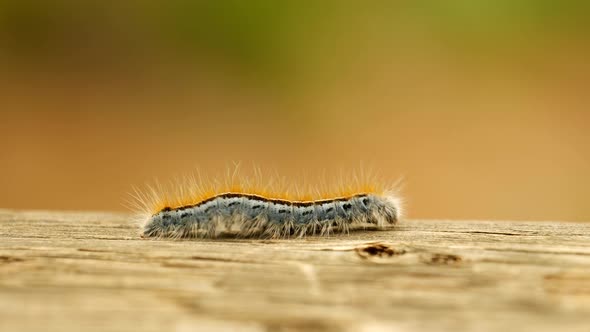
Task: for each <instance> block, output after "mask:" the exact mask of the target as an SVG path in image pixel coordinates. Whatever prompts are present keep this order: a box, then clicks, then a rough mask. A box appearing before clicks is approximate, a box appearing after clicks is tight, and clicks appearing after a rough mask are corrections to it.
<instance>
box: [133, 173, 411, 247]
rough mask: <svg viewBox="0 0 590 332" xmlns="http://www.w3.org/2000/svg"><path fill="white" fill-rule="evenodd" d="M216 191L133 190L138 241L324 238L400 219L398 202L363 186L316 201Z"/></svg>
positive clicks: (240, 190)
mask: <svg viewBox="0 0 590 332" xmlns="http://www.w3.org/2000/svg"><path fill="white" fill-rule="evenodd" d="M193 182H194V181H193ZM214 187H215V186H214ZM219 187H220V186H217V188H211V187H209V190H203V189H201V188H203V186H202V185H201V186H199V185H195V184H193V186H192V187H191V188H189V189H186V188H184V189H181V190H179V194H178V195H177V197H176V199H168V198H162V195H161V193H158V191H157V190H154V189H153V188H151V189H150V191H149V194H146V193H141V192H139V191H136V195H135V198H136V204H135V205H136V207H138V208H140V210H142V213H141V215H140V220H141V224H142V227H141V236H142V237H144V238H217V237H227V236H230V237H238V238H292V237H303V236H306V235H320V236H327V235H331V234H335V233H348V232H349V231H351V230H354V229H358V228H366V227H367V226H372V228H377V229H381V228H384V227H386V226H389V225H394V224H395V223H397V221H398V220H399V219H400V217H401V201H400V199H399V198H398V197H397V196H396V195H395V193H394V192H393V191H390V190H378V189H376V188H375V186H374V185H372V186H366V185H365V186H362V188H361V190H352V189H351V188H350V187H349V188H348V189H347V190H345V191H342V190H341V191H340V192H339V194H337V195H334V196H329V195H319V198H314V197H313V196H309V195H305V196H299V197H292V196H289V195H287V194H277V193H276V192H275V193H272V192H268V191H261V190H256V189H255V188H254V187H252V188H245V187H248V186H243V185H238V186H236V185H235V184H233V185H229V186H226V188H227V190H220V189H219ZM255 187H258V188H260V187H259V186H255ZM195 188H197V190H195ZM248 189H249V190H248ZM191 191H192V193H189V192H191ZM187 193H188V194H187ZM138 202H139V203H140V204H137V203H138Z"/></svg>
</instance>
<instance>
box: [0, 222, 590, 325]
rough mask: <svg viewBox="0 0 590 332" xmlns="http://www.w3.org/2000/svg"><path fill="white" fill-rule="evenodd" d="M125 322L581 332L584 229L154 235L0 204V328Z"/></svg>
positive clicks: (533, 225)
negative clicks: (279, 236) (281, 236)
mask: <svg viewBox="0 0 590 332" xmlns="http://www.w3.org/2000/svg"><path fill="white" fill-rule="evenodd" d="M130 330H135V331H144V332H148V331H163V330H174V331H234V330H240V331H275V330H279V331H292V330H312V331H314V330H317V331H342V330H344V331H400V330H401V331H457V330H472V331H503V332H507V331H522V330H530V331H556V330H559V331H560V332H562V331H590V224H586V223H560V222H489V221H444V220H437V221H434V220H431V221H427V220H407V221H403V222H402V223H400V224H399V225H398V226H396V227H395V228H394V229H391V230H387V231H362V232H354V233H351V234H350V235H348V236H335V237H329V238H319V237H309V238H306V239H297V240H216V241H214V240H200V241H168V240H144V239H141V238H140V237H139V236H138V230H137V227H136V226H135V225H134V224H133V221H132V219H131V217H130V216H129V215H126V214H109V213H60V212H42V211H39V212H27V211H11V210H0V331H130Z"/></svg>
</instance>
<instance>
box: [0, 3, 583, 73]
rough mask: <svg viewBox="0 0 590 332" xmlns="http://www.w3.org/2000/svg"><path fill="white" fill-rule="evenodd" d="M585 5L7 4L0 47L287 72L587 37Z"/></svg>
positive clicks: (55, 56) (0, 20)
mask: <svg viewBox="0 0 590 332" xmlns="http://www.w3.org/2000/svg"><path fill="white" fill-rule="evenodd" d="M589 8H590V6H589V3H588V2H586V1H548V0H537V1H534V0H516V1H509V0H502V1H467V0H455V1H371V2H358V1H333V0H328V1H317V2H311V1H265V0H252V1H238V0H223V1H186V0H172V1H140V2H134V1H128V2H126V1H123V2H115V3H111V2H101V1H64V0H59V1H51V2H45V1H33V0H24V1H6V0H4V1H3V2H2V4H1V5H0V32H1V36H2V42H1V44H0V47H2V53H4V55H7V56H12V57H16V58H18V59H20V60H22V59H29V60H31V59H32V60H35V59H43V61H44V62H45V61H48V59H49V60H54V61H59V60H60V59H62V58H63V59H67V60H65V61H70V60H71V58H72V57H76V56H78V57H88V58H92V57H95V59H94V60H93V61H95V62H99V63H107V64H113V63H115V64H117V63H119V65H120V64H121V63H120V62H123V63H125V61H137V59H138V58H139V59H143V60H146V61H147V60H152V61H153V60H154V59H155V58H158V57H159V56H161V57H164V58H167V59H170V58H172V59H174V61H186V62H188V63H191V62H195V61H196V62H202V61H215V62H217V63H219V62H222V63H224V64H226V65H231V66H238V67H239V68H241V69H243V70H245V71H249V72H255V73H258V74H261V75H262V74H271V75H273V76H277V75H278V76H289V75H290V74H293V73H292V71H293V70H294V68H296V69H297V70H301V69H304V70H305V69H306V68H308V69H310V70H312V69H313V66H306V65H305V64H306V63H308V62H319V63H322V64H323V63H325V62H331V61H332V60H333V59H334V58H341V57H342V56H341V55H342V54H343V53H347V52H360V53H362V52H363V50H362V48H363V47H366V46H367V45H366V43H367V41H371V42H373V43H375V44H378V45H381V47H382V49H380V50H379V51H380V52H384V51H388V52H392V53H395V52H403V51H404V50H403V49H404V48H408V47H415V45H416V44H420V43H428V44H430V46H431V47H432V45H434V46H436V47H439V48H443V49H446V50H450V51H453V52H459V53H460V52H471V53H472V55H474V57H476V56H477V55H484V54H488V56H489V53H490V52H492V53H494V52H497V51H498V50H507V49H511V48H516V49H523V48H525V49H526V48H527V47H532V48H535V47H539V43H541V46H548V45H547V43H548V41H549V42H550V41H552V40H558V41H559V40H562V39H568V40H575V39H578V38H583V37H585V36H586V33H587V31H588V30H587V29H588V27H589V25H590V23H589V22H590V20H588V17H589V16H588V14H589V13H590V11H589ZM359 48H360V49H359ZM146 53H147V54H146ZM345 59H346V57H344V60H345ZM295 65H297V66H295ZM302 67H303V68H302Z"/></svg>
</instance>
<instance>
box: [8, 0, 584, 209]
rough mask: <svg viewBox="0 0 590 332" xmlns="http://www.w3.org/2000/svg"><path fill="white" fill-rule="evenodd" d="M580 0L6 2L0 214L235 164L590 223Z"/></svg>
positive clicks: (118, 192)
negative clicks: (344, 173)
mask: <svg viewBox="0 0 590 332" xmlns="http://www.w3.org/2000/svg"><path fill="white" fill-rule="evenodd" d="M588 9H590V7H589V5H587V2H582V1H580V2H576V1H570V2H568V1H562V2H556V1H541V0H539V1H533V0H529V1H508V0H502V1H444V2H443V1H374V2H370V3H366V2H362V1H318V2H311V3H304V2H299V1H283V2H280V1H276V2H275V1H262V0H252V1H181V0H171V1H143V2H134V1H120V2H113V3H110V2H101V1H82V2H80V1H73V0H72V1H63V0H62V1H52V2H45V1H32V0H28V1H0V112H1V120H0V148H1V150H2V153H1V154H0V167H1V170H2V172H1V173H0V207H2V208H19V209H76V210H77V209H84V210H124V209H125V208H124V207H123V206H122V205H121V203H122V201H123V200H124V199H125V197H126V193H127V192H129V191H130V190H131V187H132V186H133V185H142V184H144V183H145V182H148V181H151V180H152V179H153V178H158V179H161V180H168V179H170V178H172V177H174V176H176V175H182V174H186V173H189V172H191V171H194V169H195V168H196V167H198V168H200V169H201V172H202V173H203V174H209V173H213V172H217V170H218V169H219V168H223V167H226V166H227V165H228V164H231V162H233V161H242V162H243V163H244V164H245V165H249V164H251V163H255V164H256V165H259V166H260V167H261V168H263V169H271V170H276V171H277V172H278V173H280V174H282V175H285V176H286V177H292V178H295V181H297V176H298V175H299V174H301V171H302V170H304V171H305V172H306V173H307V174H314V173H319V172H321V171H325V170H328V171H330V170H332V169H356V168H358V166H359V164H361V163H362V164H365V165H371V166H372V168H374V169H375V170H377V171H378V173H380V174H381V175H382V176H383V177H385V178H389V179H396V178H398V177H401V176H403V177H404V179H405V180H404V183H405V187H404V196H405V198H406V201H407V208H408V214H409V216H410V217H412V218H470V219H522V220H590V204H588V202H587V200H588V197H590V153H589V151H590V149H589V147H590V107H589V106H590V96H589V88H588V87H589V86H590V61H589V59H590V45H589V44H588V40H589V39H588V37H589V36H590V34H589V33H588V32H589V30H588V28H589V27H590V21H589V20H588V17H589V16H588V14H589V11H588Z"/></svg>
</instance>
